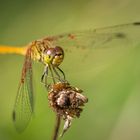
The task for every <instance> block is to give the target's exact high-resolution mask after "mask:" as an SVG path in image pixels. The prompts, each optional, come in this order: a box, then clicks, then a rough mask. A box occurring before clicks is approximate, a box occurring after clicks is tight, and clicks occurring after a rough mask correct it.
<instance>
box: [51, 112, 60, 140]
mask: <svg viewBox="0 0 140 140" xmlns="http://www.w3.org/2000/svg"><path fill="white" fill-rule="evenodd" d="M60 123H61V117H60V115H58V114H57V115H56V124H55V129H54V134H53V138H52V140H57V138H58V133H59V128H60Z"/></svg>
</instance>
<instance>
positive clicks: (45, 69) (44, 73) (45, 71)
mask: <svg viewBox="0 0 140 140" xmlns="http://www.w3.org/2000/svg"><path fill="white" fill-rule="evenodd" d="M47 76H48V65H46V66H45V68H44V72H43V75H42V76H41V82H42V83H43V84H44V85H45V86H46V83H47V82H46V79H47V78H46V77H47ZM44 78H45V81H44Z"/></svg>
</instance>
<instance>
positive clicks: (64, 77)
mask: <svg viewBox="0 0 140 140" xmlns="http://www.w3.org/2000/svg"><path fill="white" fill-rule="evenodd" d="M56 68H57V69H58V70H59V71H60V72H61V73H62V75H63V79H64V81H65V79H66V76H65V73H64V72H63V70H61V69H60V68H59V67H56Z"/></svg>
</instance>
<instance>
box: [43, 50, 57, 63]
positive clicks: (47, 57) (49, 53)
mask: <svg viewBox="0 0 140 140" xmlns="http://www.w3.org/2000/svg"><path fill="white" fill-rule="evenodd" d="M54 56H55V49H54V48H48V49H47V50H46V51H45V52H44V56H43V60H44V63H45V64H50V63H52V61H53V59H54Z"/></svg>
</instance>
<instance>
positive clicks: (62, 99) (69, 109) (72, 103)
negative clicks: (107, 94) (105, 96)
mask: <svg viewBox="0 0 140 140" xmlns="http://www.w3.org/2000/svg"><path fill="white" fill-rule="evenodd" d="M82 92H83V91H82V90H81V89H78V88H77V87H73V86H71V85H70V84H69V83H66V82H64V83H63V82H58V83H56V84H53V85H51V86H50V87H49V95H48V99H49V104H50V107H52V109H53V110H54V111H55V112H56V113H57V114H59V115H60V116H61V117H62V118H63V119H64V120H65V124H64V128H63V133H62V135H63V134H64V132H66V130H67V129H68V128H69V127H70V125H71V121H72V119H73V118H75V117H80V113H81V112H82V111H83V109H82V106H84V104H85V103H87V102H88V99H87V97H85V96H84V95H82ZM62 135H61V136H62Z"/></svg>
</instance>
